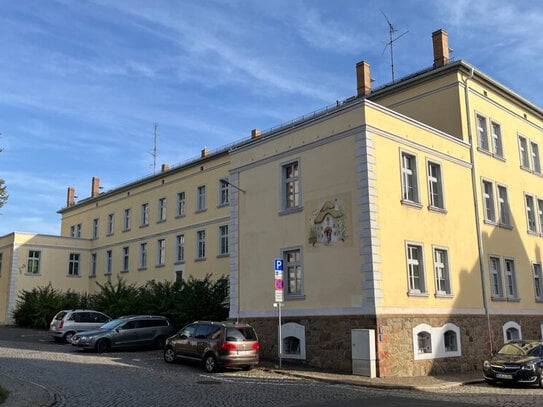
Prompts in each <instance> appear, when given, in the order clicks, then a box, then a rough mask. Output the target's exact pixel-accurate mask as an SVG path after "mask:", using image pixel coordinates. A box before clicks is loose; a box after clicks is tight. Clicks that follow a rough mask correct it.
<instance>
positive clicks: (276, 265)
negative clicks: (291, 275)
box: [273, 259, 283, 271]
mask: <svg viewBox="0 0 543 407" xmlns="http://www.w3.org/2000/svg"><path fill="white" fill-rule="evenodd" d="M273 267H274V269H275V271H283V259H275V260H274V261H273Z"/></svg>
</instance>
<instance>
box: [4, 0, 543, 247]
mask: <svg viewBox="0 0 543 407" xmlns="http://www.w3.org/2000/svg"><path fill="white" fill-rule="evenodd" d="M0 10H1V13H0V40H1V44H2V46H1V50H2V51H1V52H0V133H1V135H0V147H2V148H4V152H2V153H0V178H3V179H5V182H6V185H7V187H8V192H9V195H10V197H9V200H8V202H7V204H6V205H5V206H4V207H3V208H1V209H0V236H2V235H5V234H8V233H10V232H13V231H19V232H36V233H44V234H58V233H59V232H60V215H59V214H57V213H56V212H57V211H58V210H59V209H61V208H62V207H64V206H65V204H66V191H67V188H68V187H69V186H71V187H74V188H75V189H76V195H77V196H78V198H79V199H83V198H86V197H88V196H89V195H90V190H91V178H92V177H93V176H97V177H99V178H100V179H101V185H102V186H103V187H104V189H105V190H108V189H112V188H115V187H118V186H120V185H123V184H125V183H127V182H131V181H134V180H136V179H139V178H141V177H144V176H147V175H150V174H152V173H153V170H154V167H153V162H154V161H155V160H154V158H153V155H152V154H151V153H152V151H153V147H154V141H153V140H154V125H155V123H156V124H157V155H156V169H157V171H158V170H160V165H161V164H162V163H167V164H169V165H170V166H173V165H176V164H179V163H182V162H185V161H187V160H190V159H193V158H196V157H198V156H199V154H200V150H201V149H202V148H204V147H208V148H209V149H211V150H212V151H213V150H215V149H218V148H221V147H224V146H227V145H229V144H231V143H233V142H236V141H240V140H242V139H245V138H247V137H249V136H250V131H251V129H253V128H258V129H261V130H266V129H268V128H271V127H274V126H277V125H279V124H281V123H284V122H287V121H290V120H292V119H295V118H297V117H299V116H302V115H304V114H307V113H310V112H312V111H314V110H318V109H320V108H322V107H325V106H327V105H330V104H334V103H335V101H336V100H342V99H345V98H348V97H350V96H353V95H354V94H355V93H356V76H355V65H356V63H357V62H359V61H362V60H365V61H368V62H369V63H370V64H371V70H372V77H373V78H374V79H375V83H374V86H379V85H382V84H385V83H387V82H390V80H391V69H390V53H389V49H388V48H386V43H387V42H388V39H389V31H388V29H389V27H388V24H387V21H386V20H385V18H384V16H383V13H384V14H386V16H387V17H388V19H389V20H390V22H391V23H392V24H393V26H394V28H395V29H396V30H397V33H396V36H399V35H401V34H404V33H405V34H404V35H403V36H402V37H401V38H399V39H398V40H397V41H396V42H395V43H394V70H395V77H396V78H400V77H402V76H405V75H408V74H410V73H412V72H414V71H418V70H420V69H424V68H426V67H429V66H431V65H432V62H433V57H432V42H431V34H432V32H433V31H435V30H437V29H440V28H443V29H444V30H446V31H447V32H448V34H449V46H450V47H451V48H452V49H453V50H454V52H453V54H452V57H453V58H454V59H456V60H459V59H463V60H466V61H467V62H469V63H471V64H473V65H475V66H476V67H477V68H479V69H480V70H482V71H483V72H485V73H486V74H488V75H490V76H491V77H493V78H495V79H496V80H498V81H500V82H502V83H503V84H505V85H506V86H508V87H509V88H511V89H512V90H514V91H515V92H517V93H518V94H520V95H521V96H523V97H525V98H526V99H528V100H530V101H531V102H533V103H534V104H536V105H538V106H542V105H543V92H542V90H543V75H542V74H541V72H542V71H543V58H541V54H542V52H543V36H542V35H540V34H541V21H543V2H541V1H539V0H534V1H527V0H519V1H516V2H512V1H510V0H507V1H502V0H478V1H467V0H444V1H441V0H425V1H423V0H404V1H394V0H388V1H385V0H383V1H377V0H375V1H363V0H339V1H333V2H332V1H329V0H305V1H298V0H267V1H257V0H254V1H241V0H177V1H174V0H167V1H160V0H153V1H144V0H142V1H137V0H126V1H123V0H115V1H113V0H109V1H100V0H96V1H90V0H89V1H86V0H79V1H75V0H74V1H54V0H24V1H21V0H2V1H1V3H0Z"/></svg>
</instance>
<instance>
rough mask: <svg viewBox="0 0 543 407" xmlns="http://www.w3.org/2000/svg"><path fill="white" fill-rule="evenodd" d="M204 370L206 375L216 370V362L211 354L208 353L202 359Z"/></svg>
mask: <svg viewBox="0 0 543 407" xmlns="http://www.w3.org/2000/svg"><path fill="white" fill-rule="evenodd" d="M204 369H205V371H206V372H207V373H213V372H214V371H215V370H217V360H216V359H215V355H213V354H212V353H208V354H207V355H206V357H205V358H204Z"/></svg>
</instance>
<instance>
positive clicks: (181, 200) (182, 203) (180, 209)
mask: <svg viewBox="0 0 543 407" xmlns="http://www.w3.org/2000/svg"><path fill="white" fill-rule="evenodd" d="M186 210H187V198H186V193H185V191H181V192H178V193H177V216H185V214H186Z"/></svg>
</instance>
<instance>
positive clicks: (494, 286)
mask: <svg viewBox="0 0 543 407" xmlns="http://www.w3.org/2000/svg"><path fill="white" fill-rule="evenodd" d="M489 272H490V289H491V294H492V298H503V283H502V270H501V261H500V258H499V257H496V256H490V257H489Z"/></svg>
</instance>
